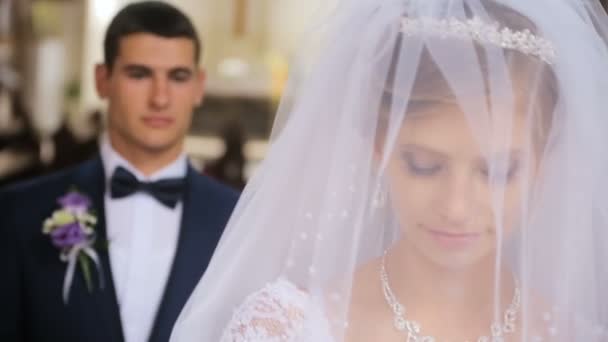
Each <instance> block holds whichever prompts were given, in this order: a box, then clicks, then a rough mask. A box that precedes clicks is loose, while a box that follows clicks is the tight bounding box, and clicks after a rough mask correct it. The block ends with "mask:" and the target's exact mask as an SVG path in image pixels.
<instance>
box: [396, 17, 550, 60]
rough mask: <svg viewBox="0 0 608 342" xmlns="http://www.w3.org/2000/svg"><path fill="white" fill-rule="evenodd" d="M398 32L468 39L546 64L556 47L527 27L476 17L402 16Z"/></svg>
mask: <svg viewBox="0 0 608 342" xmlns="http://www.w3.org/2000/svg"><path fill="white" fill-rule="evenodd" d="M401 32H403V33H404V34H405V35H407V36H420V35H430V36H435V37H439V38H456V39H463V40H464V39H471V40H473V41H476V42H478V43H488V44H492V45H495V46H498V47H501V48H503V49H509V50H515V51H519V52H521V53H524V54H526V55H530V56H534V57H537V58H540V59H541V60H543V61H544V62H546V63H547V64H549V65H552V64H553V62H554V61H555V55H556V53H555V47H554V46H553V43H552V42H551V41H549V40H547V39H545V38H542V37H539V36H536V35H534V34H533V33H532V32H530V31H529V30H523V31H515V30H512V29H510V28H508V27H503V28H501V27H500V26H499V24H498V23H494V24H489V23H486V22H484V21H483V20H482V19H481V18H479V17H474V18H472V19H468V20H462V19H457V18H448V19H436V18H431V17H419V18H409V17H402V18H401Z"/></svg>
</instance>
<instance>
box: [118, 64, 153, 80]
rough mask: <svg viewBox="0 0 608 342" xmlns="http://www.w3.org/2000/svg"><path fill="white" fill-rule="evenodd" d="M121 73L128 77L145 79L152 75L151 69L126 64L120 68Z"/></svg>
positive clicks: (139, 65)
mask: <svg viewBox="0 0 608 342" xmlns="http://www.w3.org/2000/svg"><path fill="white" fill-rule="evenodd" d="M122 70H123V72H125V73H126V74H127V75H129V76H135V77H145V76H150V75H152V74H153V73H154V71H153V70H152V68H150V67H148V66H146V65H143V64H127V65H125V66H124V67H122Z"/></svg>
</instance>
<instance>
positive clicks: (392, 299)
mask: <svg viewBox="0 0 608 342" xmlns="http://www.w3.org/2000/svg"><path fill="white" fill-rule="evenodd" d="M380 281H381V282H382V290H383V292H384V298H385V299H386V303H387V304H388V306H389V307H390V308H391V310H392V311H393V316H394V318H393V325H394V326H395V328H396V329H397V330H399V331H401V332H404V333H406V334H407V339H406V340H405V341H406V342H437V339H436V338H435V337H433V336H430V335H428V336H423V335H421V333H420V331H421V327H420V324H419V323H418V322H416V321H413V320H409V319H406V318H405V307H404V306H403V305H402V304H401V303H399V301H398V300H397V296H395V293H394V292H393V290H392V289H391V287H390V285H389V282H388V274H387V273H386V252H385V253H384V256H383V257H382V264H381V267H380ZM520 302H521V294H520V290H519V285H518V284H517V283H516V286H515V292H514V293H513V299H512V300H511V304H510V305H509V307H508V308H507V309H506V310H505V312H504V315H503V323H502V324H501V323H499V322H494V323H493V324H492V325H491V326H490V336H491V337H489V336H481V337H479V338H478V339H477V342H503V341H504V336H505V335H506V334H510V333H513V332H514V331H515V321H516V320H517V312H518V310H519V305H520Z"/></svg>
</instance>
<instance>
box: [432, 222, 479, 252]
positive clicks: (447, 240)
mask: <svg viewBox="0 0 608 342" xmlns="http://www.w3.org/2000/svg"><path fill="white" fill-rule="evenodd" d="M423 228H424V230H425V231H426V232H427V233H429V235H430V236H431V238H432V239H433V240H435V241H436V242H437V243H438V244H439V245H440V246H442V247H445V248H465V247H468V246H470V245H471V244H472V243H474V242H475V241H477V240H478V239H479V238H480V237H481V233H474V232H458V231H456V232H455V231H452V230H450V229H447V228H446V229H444V228H435V227H433V228H429V227H423Z"/></svg>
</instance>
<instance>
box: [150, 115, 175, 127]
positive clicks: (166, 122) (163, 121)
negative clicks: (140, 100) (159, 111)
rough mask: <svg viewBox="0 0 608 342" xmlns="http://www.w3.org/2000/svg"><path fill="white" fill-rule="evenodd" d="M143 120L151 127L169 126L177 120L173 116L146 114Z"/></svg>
mask: <svg viewBox="0 0 608 342" xmlns="http://www.w3.org/2000/svg"><path fill="white" fill-rule="evenodd" d="M142 121H143V122H144V124H145V125H146V126H148V127H151V128H167V127H169V126H171V125H173V123H174V122H175V120H174V119H173V118H170V117H167V116H144V117H143V118H142Z"/></svg>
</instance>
